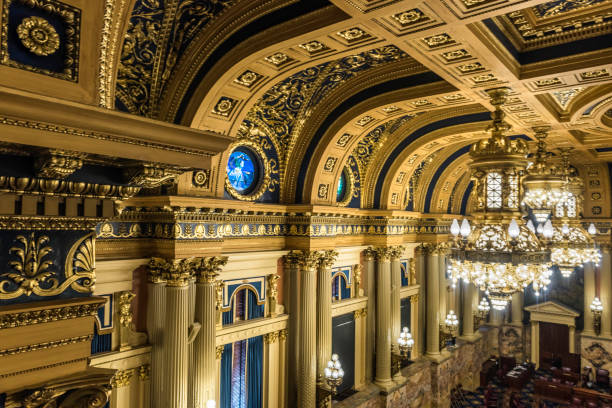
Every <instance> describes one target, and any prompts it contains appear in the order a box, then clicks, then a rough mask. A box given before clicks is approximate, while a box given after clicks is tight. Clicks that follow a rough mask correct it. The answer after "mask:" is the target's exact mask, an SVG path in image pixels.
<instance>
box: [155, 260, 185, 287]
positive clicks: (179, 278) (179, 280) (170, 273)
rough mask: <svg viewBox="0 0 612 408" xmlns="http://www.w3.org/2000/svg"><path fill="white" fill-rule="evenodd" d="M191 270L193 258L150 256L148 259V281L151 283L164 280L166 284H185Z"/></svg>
mask: <svg viewBox="0 0 612 408" xmlns="http://www.w3.org/2000/svg"><path fill="white" fill-rule="evenodd" d="M193 271H194V262H193V258H185V259H164V258H151V260H150V261H149V281H150V282H153V283H160V282H163V281H164V280H165V281H166V284H167V285H168V286H186V285H187V284H188V281H189V279H190V278H191V277H192V276H193Z"/></svg>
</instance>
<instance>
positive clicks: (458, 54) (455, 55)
mask: <svg viewBox="0 0 612 408" xmlns="http://www.w3.org/2000/svg"><path fill="white" fill-rule="evenodd" d="M471 57H472V56H471V55H470V53H469V52H467V51H466V50H464V49H460V50H453V51H448V52H443V53H442V58H444V59H445V60H446V61H455V60H459V59H464V58H471Z"/></svg>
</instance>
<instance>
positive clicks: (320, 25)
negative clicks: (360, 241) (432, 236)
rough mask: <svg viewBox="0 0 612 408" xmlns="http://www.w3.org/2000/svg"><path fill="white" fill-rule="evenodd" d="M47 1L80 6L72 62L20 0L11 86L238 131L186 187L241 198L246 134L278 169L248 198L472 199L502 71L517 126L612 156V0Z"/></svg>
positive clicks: (3, 69)
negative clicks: (475, 147) (236, 178)
mask: <svg viewBox="0 0 612 408" xmlns="http://www.w3.org/2000/svg"><path fill="white" fill-rule="evenodd" d="M41 2H42V3H45V4H47V3H48V4H52V5H53V7H55V8H56V10H64V9H65V10H72V11H71V12H73V13H75V14H74V15H78V17H79V19H80V20H81V23H80V24H78V25H77V24H73V23H74V21H72V22H71V21H70V20H69V19H68V20H66V19H65V18H60V17H57V16H55V17H53V16H50V17H49V18H48V19H47V20H48V21H49V24H50V27H51V29H52V30H55V31H56V32H58V33H59V37H58V38H59V44H57V50H60V51H61V53H62V55H64V56H67V57H69V58H70V59H71V60H72V62H70V64H69V65H70V66H69V67H65V66H60V65H62V64H65V63H68V62H69V61H68V60H66V59H63V60H60V59H57V57H58V56H59V54H58V55H55V56H53V58H49V57H50V56H52V55H53V53H54V52H60V51H57V50H56V51H53V52H51V51H52V50H51V49H48V50H47V51H48V53H50V54H49V55H39V54H40V52H39V53H36V52H35V51H32V50H30V51H28V49H27V44H28V38H27V30H25V29H23V28H22V29H21V31H19V32H21V33H22V36H26V37H24V38H25V40H23V38H22V39H21V40H19V38H21V37H19V36H18V35H17V33H18V28H17V26H18V25H19V24H21V22H17V21H13V20H12V18H13V17H12V16H13V14H11V10H12V9H11V7H13V8H15V7H20V8H24V7H25V9H24V10H29V9H27V8H28V7H29V8H32V9H36V7H38V6H37V4H38V3H39V2H28V1H26V0H11V1H8V0H4V1H3V2H2V4H3V32H2V48H1V52H2V59H1V60H0V63H1V64H0V73H2V74H4V75H0V77H2V78H4V79H2V80H0V82H2V85H3V86H6V87H10V88H15V87H16V88H18V89H19V90H20V91H25V92H31V93H34V94H37V95H43V96H44V97H51V98H58V99H60V100H66V101H70V103H79V104H86V105H96V106H100V107H102V108H105V109H115V110H119V111H122V112H126V113H129V114H132V115H137V116H139V117H143V118H149V119H155V120H160V121H163V122H167V123H172V124H175V125H182V126H189V127H192V128H195V129H199V130H201V131H206V132H209V133H208V134H215V133H216V134H222V135H225V136H228V137H230V138H232V139H233V140H234V143H233V145H232V147H231V148H230V149H229V150H226V151H225V152H224V153H223V154H221V155H218V156H217V157H216V158H213V159H212V161H211V162H207V163H206V164H204V163H203V164H202V167H201V169H202V170H205V174H206V180H207V183H205V184H202V183H200V184H198V183H196V182H192V181H191V180H192V179H191V178H188V180H187V179H186V180H187V181H185V183H183V184H180V185H181V186H182V187H180V188H181V190H180V191H182V192H183V193H185V194H195V195H203V196H213V197H226V198H232V197H233V198H236V197H237V196H236V195H235V194H232V192H231V191H228V189H227V185H226V181H225V180H226V176H225V175H226V165H227V163H228V158H229V154H230V150H231V149H232V148H234V147H235V146H239V145H240V144H241V143H242V144H245V145H246V144H248V145H249V146H252V148H253V149H255V150H256V151H257V152H258V154H261V155H262V157H263V161H264V162H265V163H264V164H265V166H264V167H265V169H266V174H265V177H266V182H265V188H263V187H262V186H263V184H262V186H259V187H258V189H257V194H253V195H252V196H250V197H242V198H241V199H245V200H254V201H258V202H267V203H311V204H321V205H346V206H350V207H359V206H361V207H365V208H371V207H374V208H387V209H395V210H402V209H403V210H413V211H426V212H459V211H462V210H463V211H465V210H468V209H469V201H468V198H467V197H468V196H469V191H470V180H469V177H468V176H467V175H466V171H467V166H466V163H467V159H466V155H465V154H464V153H465V149H466V147H467V146H468V145H469V144H470V143H472V142H473V141H474V140H476V139H478V138H481V137H483V136H484V133H483V130H484V127H485V124H486V122H487V121H488V111H490V109H491V106H490V104H489V102H488V98H487V95H486V93H485V92H484V90H485V89H488V88H491V87H497V86H507V87H510V88H511V90H512V91H511V96H510V98H509V102H508V104H507V105H506V106H505V107H504V109H505V111H506V113H507V115H508V117H507V119H508V121H509V122H510V123H511V124H512V125H513V134H515V135H527V136H530V135H531V134H532V133H533V131H532V129H531V128H532V127H533V126H537V125H544V124H545V125H550V126H552V129H553V130H552V132H551V136H550V139H551V142H550V144H551V145H554V146H558V147H562V146H573V147H574V148H575V149H576V153H574V154H573V158H572V160H573V162H574V164H575V165H576V166H577V167H578V168H579V169H580V171H584V172H585V174H586V173H588V171H589V170H588V166H590V165H592V163H597V165H598V166H599V165H601V166H605V163H606V162H608V161H612V141H611V140H612V137H611V136H612V117H610V114H609V112H610V110H611V109H612V86H611V83H612V46H611V44H612V40H611V38H612V37H611V36H612V0H557V1H549V2H544V1H538V0H508V1H499V0H421V1H416V2H415V1H408V0H404V1H399V0H330V1H327V0H316V1H315V0H135V1H132V2H129V1H127V0H105V2H100V3H104V4H99V5H93V4H88V5H87V6H83V5H82V2H80V1H78V0H63V1H59V0H44V1H42V0H41ZM42 3H41V4H42ZM96 3H98V2H96ZM32 4H34V5H32ZM32 13H33V15H34V14H37V13H38V14H40V13H39V12H38V11H36V12H34V11H33V12H32ZM38 14H37V15H38ZM15 15H16V14H15ZM95 21H98V23H95V24H94V23H92V22H95ZM17 23H19V24H17ZM86 23H87V24H89V23H91V24H89V25H87V24H86ZM32 24H33V23H32ZM84 27H87V30H85V29H84ZM58 30H59V31H58ZM49 32H51V31H49ZM67 33H70V34H71V35H72V37H70V38H80V39H81V42H80V44H79V45H80V47H78V48H76V47H75V46H71V45H70V43H69V42H66V39H67V38H69V36H67ZM94 38H95V39H94ZM24 41H25V42H24ZM30 43H31V41H30ZM49 46H54V45H53V44H50V45H49ZM24 47H25V48H24ZM28 52H29V54H28ZM56 60H57V61H56ZM53 64H56V65H53ZM58 64H59V65H58ZM50 67H51V68H53V69H51V70H50ZM53 70H55V71H53ZM68 74H69V75H68ZM66 75H68V76H66ZM102 155H104V154H102ZM194 169H196V170H197V167H195V166H194ZM345 169H346V170H345ZM345 171H346V172H347V173H344V172H345ZM343 174H345V175H346V174H348V177H349V179H350V180H349V181H350V184H351V186H352V190H351V192H350V199H348V198H347V197H345V198H344V199H343V200H341V201H338V200H337V199H336V194H334V192H335V191H336V190H337V188H338V183H339V180H340V178H341V177H342V175H343ZM193 180H196V177H194V178H193ZM466 194H467V195H466ZM603 194H604V196H603V200H608V201H609V198H610V197H607V196H606V195H609V191H604V192H603ZM598 206H599V207H601V206H600V205H597V203H594V204H593V207H598ZM595 211H598V210H595ZM604 212H609V208H608V207H606V209H605V210H604ZM590 215H597V214H595V213H592V214H590ZM606 215H609V214H606Z"/></svg>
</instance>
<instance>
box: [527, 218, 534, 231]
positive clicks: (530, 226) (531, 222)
mask: <svg viewBox="0 0 612 408" xmlns="http://www.w3.org/2000/svg"><path fill="white" fill-rule="evenodd" d="M527 228H528V229H529V231H531V232H533V233H534V234H535V232H536V229H535V227H534V226H533V221H531V220H529V221H527Z"/></svg>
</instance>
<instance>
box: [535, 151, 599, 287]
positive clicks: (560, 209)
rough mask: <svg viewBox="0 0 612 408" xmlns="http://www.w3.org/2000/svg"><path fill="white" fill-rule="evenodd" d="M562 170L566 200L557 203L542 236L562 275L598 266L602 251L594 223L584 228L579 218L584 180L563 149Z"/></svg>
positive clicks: (566, 275)
mask: <svg viewBox="0 0 612 408" xmlns="http://www.w3.org/2000/svg"><path fill="white" fill-rule="evenodd" d="M561 157H562V163H563V164H562V171H561V174H562V176H563V179H564V182H565V184H564V188H563V189H564V195H565V199H564V200H562V201H560V202H558V203H556V205H555V206H554V207H550V208H551V209H554V211H553V214H552V215H553V219H554V221H555V222H554V224H556V225H554V226H553V223H552V222H551V221H550V220H548V221H546V224H545V225H544V227H545V228H544V230H543V231H542V235H543V237H544V239H545V241H546V243H547V245H548V246H549V247H550V251H551V255H550V258H551V261H552V262H553V264H555V265H556V266H557V267H558V268H559V271H560V272H561V275H562V276H563V277H566V278H568V277H570V276H571V274H572V272H573V271H574V269H576V268H579V267H582V266H583V265H584V264H585V263H588V262H592V263H593V264H595V265H599V261H600V259H601V254H600V252H599V250H598V249H597V248H596V247H595V242H594V241H593V239H592V236H594V235H595V234H597V230H596V228H595V225H593V224H592V223H591V225H590V226H589V228H588V230H585V229H584V228H583V226H582V223H581V222H580V219H579V214H580V213H581V212H582V211H581V209H582V191H583V185H582V180H581V179H580V178H579V177H577V175H576V174H575V173H574V172H573V171H572V170H573V169H572V167H571V166H570V164H569V149H562V150H561Z"/></svg>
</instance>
